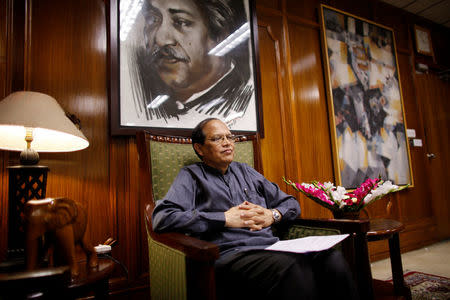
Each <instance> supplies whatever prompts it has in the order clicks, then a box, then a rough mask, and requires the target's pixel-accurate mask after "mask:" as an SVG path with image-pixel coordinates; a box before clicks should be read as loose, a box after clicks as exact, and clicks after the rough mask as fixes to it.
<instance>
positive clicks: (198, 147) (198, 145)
mask: <svg viewBox="0 0 450 300" xmlns="http://www.w3.org/2000/svg"><path fill="white" fill-rule="evenodd" d="M202 146H203V145H202V144H198V143H195V144H194V149H195V151H197V153H198V154H200V156H203V149H202V148H203V147H202Z"/></svg>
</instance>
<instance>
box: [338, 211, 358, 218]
mask: <svg viewBox="0 0 450 300" xmlns="http://www.w3.org/2000/svg"><path fill="white" fill-rule="evenodd" d="M359 213H360V212H359V211H342V210H335V211H333V217H334V218H335V219H349V220H359Z"/></svg>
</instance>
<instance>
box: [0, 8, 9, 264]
mask: <svg viewBox="0 0 450 300" xmlns="http://www.w3.org/2000/svg"><path fill="white" fill-rule="evenodd" d="M7 3H8V1H1V2H0V101H1V99H3V98H4V97H5V96H6V78H7V76H6V61H7V56H6V48H7V42H6V39H7V28H8V23H9V18H8V12H7ZM5 153H6V152H5V151H2V150H0V184H1V190H0V262H2V261H3V260H4V259H5V257H6V249H7V243H8V242H7V241H8V235H7V234H4V233H7V230H8V229H7V228H8V218H7V215H8V198H7V190H8V188H7V187H8V186H7V183H6V178H7V172H6V165H5Z"/></svg>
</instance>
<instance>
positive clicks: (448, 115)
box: [415, 74, 450, 238]
mask: <svg viewBox="0 0 450 300" xmlns="http://www.w3.org/2000/svg"><path fill="white" fill-rule="evenodd" d="M415 87H416V94H417V99H418V102H419V105H420V108H421V111H422V116H423V122H424V127H425V150H426V152H427V154H434V156H435V158H429V159H427V160H426V164H427V168H428V172H427V173H428V181H425V182H423V183H422V184H428V186H429V188H430V196H431V201H432V207H433V213H434V215H435V218H436V222H437V228H438V234H439V237H440V238H445V237H449V236H450V219H449V215H450V204H449V201H448V199H449V197H448V191H447V189H448V186H450V159H449V155H448V153H450V152H449V151H450V146H449V139H448V137H449V136H450V132H449V128H450V104H449V101H448V99H449V98H450V84H449V82H448V81H446V82H444V81H442V80H440V79H438V77H437V76H436V75H435V74H416V76H415ZM427 199H428V201H430V197H427Z"/></svg>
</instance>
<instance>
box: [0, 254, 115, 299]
mask: <svg viewBox="0 0 450 300" xmlns="http://www.w3.org/2000/svg"><path fill="white" fill-rule="evenodd" d="M78 268H79V271H80V274H79V275H78V276H77V277H75V278H71V276H70V269H69V267H68V266H62V267H55V268H53V267H52V268H42V269H37V270H33V271H14V272H8V273H0V299H6V300H8V299H28V298H29V297H32V298H33V299H57V298H55V297H56V296H55V295H57V296H58V297H61V296H63V297H64V299H77V298H81V297H86V296H89V295H91V294H92V293H93V294H94V296H95V299H106V298H108V294H109V278H110V276H111V274H112V273H113V271H114V262H113V261H112V260H111V259H109V258H103V257H99V259H98V267H97V268H89V267H88V266H87V263H86V261H80V262H78Z"/></svg>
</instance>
